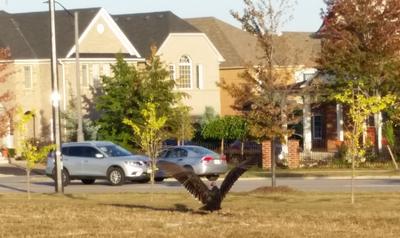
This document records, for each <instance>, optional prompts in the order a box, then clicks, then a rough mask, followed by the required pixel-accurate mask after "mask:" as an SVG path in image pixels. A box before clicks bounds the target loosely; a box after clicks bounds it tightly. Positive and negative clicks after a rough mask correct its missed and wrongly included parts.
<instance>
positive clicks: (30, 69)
mask: <svg viewBox="0 0 400 238" xmlns="http://www.w3.org/2000/svg"><path fill="white" fill-rule="evenodd" d="M25 67H28V68H29V74H30V75H29V80H30V87H27V86H26V75H25ZM24 89H28V90H31V89H33V67H32V65H24Z"/></svg>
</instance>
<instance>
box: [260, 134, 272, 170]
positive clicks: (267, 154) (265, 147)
mask: <svg viewBox="0 0 400 238" xmlns="http://www.w3.org/2000/svg"><path fill="white" fill-rule="evenodd" d="M271 149H272V147H271V141H269V140H266V141H263V142H262V167H263V169H270V168H271V153H272V152H271Z"/></svg>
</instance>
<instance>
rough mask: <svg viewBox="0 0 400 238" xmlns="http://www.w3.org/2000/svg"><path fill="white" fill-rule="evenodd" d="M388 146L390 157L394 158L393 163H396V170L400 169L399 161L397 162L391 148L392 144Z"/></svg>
mask: <svg viewBox="0 0 400 238" xmlns="http://www.w3.org/2000/svg"><path fill="white" fill-rule="evenodd" d="M387 148H388V151H389V154H390V158H392V162H393V164H394V168H395V169H396V170H399V166H398V165H397V162H396V159H395V158H394V155H393V152H392V150H391V149H390V145H387Z"/></svg>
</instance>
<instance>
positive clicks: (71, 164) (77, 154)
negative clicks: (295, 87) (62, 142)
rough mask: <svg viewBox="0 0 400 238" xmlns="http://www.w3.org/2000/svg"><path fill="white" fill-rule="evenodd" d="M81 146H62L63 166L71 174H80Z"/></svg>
mask: <svg viewBox="0 0 400 238" xmlns="http://www.w3.org/2000/svg"><path fill="white" fill-rule="evenodd" d="M82 154H83V153H82V147H80V146H68V147H64V148H62V159H63V166H64V167H65V168H66V169H67V170H68V173H69V174H70V175H72V176H74V175H81V174H82V163H83V162H82V161H83V158H82Z"/></svg>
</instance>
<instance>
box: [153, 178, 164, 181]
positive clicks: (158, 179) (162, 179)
mask: <svg viewBox="0 0 400 238" xmlns="http://www.w3.org/2000/svg"><path fill="white" fill-rule="evenodd" d="M154 180H155V181H156V182H162V181H164V178H163V177H157V178H154Z"/></svg>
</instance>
